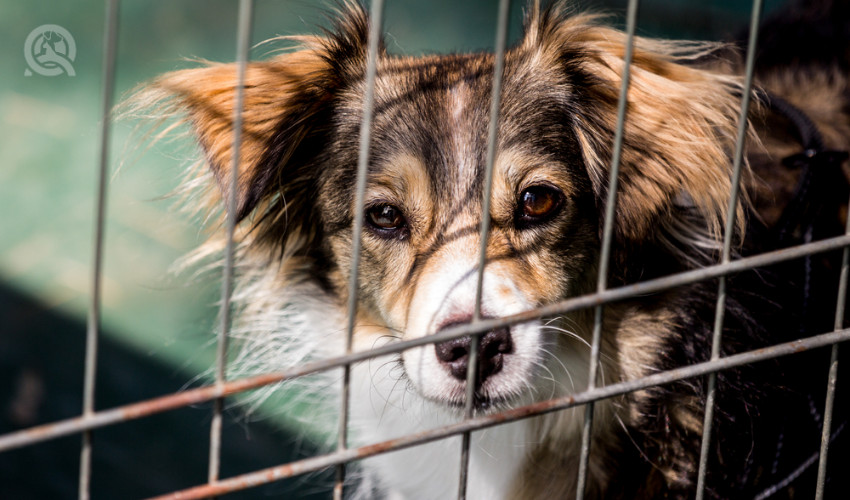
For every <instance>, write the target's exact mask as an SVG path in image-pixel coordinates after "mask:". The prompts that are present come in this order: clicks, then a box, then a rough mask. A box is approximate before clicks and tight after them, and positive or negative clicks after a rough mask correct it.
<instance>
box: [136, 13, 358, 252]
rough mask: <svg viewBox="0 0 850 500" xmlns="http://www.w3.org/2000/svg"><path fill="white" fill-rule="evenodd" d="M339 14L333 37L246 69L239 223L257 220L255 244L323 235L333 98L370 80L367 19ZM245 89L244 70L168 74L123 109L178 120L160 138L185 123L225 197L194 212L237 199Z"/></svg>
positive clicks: (193, 182) (215, 195) (313, 39)
mask: <svg viewBox="0 0 850 500" xmlns="http://www.w3.org/2000/svg"><path fill="white" fill-rule="evenodd" d="M340 10H341V12H339V13H338V16H334V18H333V26H332V28H331V29H330V30H328V31H327V32H326V33H325V36H294V37H282V40H285V41H289V42H295V43H297V44H298V46H297V47H296V48H295V50H293V51H291V52H287V53H283V54H279V55H277V56H275V57H273V58H270V59H268V60H265V61H259V62H251V63H249V64H248V66H247V68H246V75H245V85H244V94H243V96H244V104H243V108H242V111H241V113H242V122H243V129H242V134H241V146H240V157H239V162H238V167H237V172H238V174H237V175H238V179H237V192H236V202H237V207H236V218H237V221H241V220H243V219H245V218H246V217H248V216H249V215H251V214H252V213H253V214H254V217H252V220H253V222H252V224H251V226H252V227H253V231H252V233H253V234H252V237H251V241H253V242H258V241H261V240H263V239H267V240H270V241H274V242H277V243H278V246H279V243H280V242H281V241H296V242H299V243H297V245H296V246H299V247H301V248H306V247H309V245H310V242H311V241H312V239H313V236H311V235H314V234H315V231H314V228H312V227H311V225H313V224H315V222H316V218H315V217H314V215H313V214H312V213H311V210H312V200H311V195H312V192H313V188H314V187H315V183H316V182H317V177H318V169H317V168H315V165H316V159H317V158H318V157H319V156H320V155H321V154H322V152H323V151H324V149H325V145H326V142H327V137H326V135H327V133H328V130H329V128H330V120H331V118H332V112H333V111H332V107H333V104H334V99H335V98H336V96H337V95H338V93H339V92H341V91H342V90H343V89H344V88H345V87H346V86H349V85H355V84H356V82H357V81H359V80H360V79H362V75H363V73H364V71H365V58H366V48H365V45H366V38H367V35H368V17H367V15H366V12H365V10H364V9H363V8H362V6H360V5H359V4H356V3H354V2H347V3H344V4H343V5H342V7H341V9H340ZM237 85H238V82H237V65H236V64H232V63H231V64H218V63H206V66H205V67H201V68H193V69H185V70H180V71H174V72H171V73H167V74H165V75H163V76H161V77H159V78H157V79H156V80H154V81H152V82H150V83H149V84H147V85H145V86H144V87H142V88H141V90H140V91H138V92H137V93H136V94H135V95H133V96H132V97H131V98H130V99H129V100H128V101H127V102H125V103H124V104H123V105H122V109H121V113H122V114H124V115H128V116H153V117H156V118H158V119H159V121H163V120H166V119H175V122H174V124H173V125H172V126H170V127H168V128H167V129H166V130H165V131H164V132H163V133H161V134H159V135H158V137H163V136H164V135H166V134H167V133H168V132H169V131H170V130H171V129H172V128H173V127H174V126H176V125H179V124H181V123H186V124H188V125H189V126H190V129H191V131H192V133H193V134H194V135H195V136H196V138H197V142H198V143H199V144H200V147H201V149H202V150H203V153H204V158H203V159H204V163H205V164H206V166H207V167H208V171H209V172H212V174H213V176H214V177H215V179H216V182H215V184H217V185H218V188H219V189H218V190H215V189H208V190H207V193H208V194H209V195H208V196H206V197H205V198H203V199H200V200H199V199H197V198H195V199H194V201H193V203H195V204H198V202H199V201H200V202H201V205H205V206H207V207H222V206H223V204H222V200H226V199H228V197H229V196H228V195H229V193H228V192H229V190H230V186H231V175H232V168H233V167H232V164H233V158H232V154H233V153H232V152H233V136H234V134H233V124H234V112H235V109H234V107H235V97H236V91H237ZM199 173H200V174H201V177H206V175H205V172H203V171H201V172H199ZM204 181H206V179H202V178H197V179H190V181H189V182H188V183H187V186H190V187H194V186H198V185H200V184H208V182H204ZM239 234H248V232H247V231H241V232H240V233H239ZM239 234H238V235H237V237H240V236H239ZM240 238H241V237H240ZM272 246H274V245H272ZM284 246H286V245H284ZM293 250H294V249H293V248H286V249H284V251H285V252H290V251H293Z"/></svg>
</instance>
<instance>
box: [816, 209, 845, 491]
mask: <svg viewBox="0 0 850 500" xmlns="http://www.w3.org/2000/svg"><path fill="white" fill-rule="evenodd" d="M844 234H850V216H848V217H847V221H846V227H845V229H844ZM848 274H850V247H844V251H843V253H842V257H841V274H840V278H839V280H838V297H837V303H836V304H835V323H834V324H833V329H834V330H840V329H841V328H842V325H844V312H845V311H844V304H845V302H846V300H847V279H848ZM837 380H838V344H833V346H832V352H831V353H830V356H829V375H828V377H827V386H826V403H825V404H824V415H823V429H822V430H821V441H820V460H819V461H818V476H817V477H818V479H817V486H816V489H815V500H823V492H824V486H825V485H826V465H827V455H828V454H829V441H830V437H831V433H832V414H833V407H834V405H835V386H836V385H837Z"/></svg>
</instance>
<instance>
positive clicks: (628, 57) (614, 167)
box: [576, 0, 640, 500]
mask: <svg viewBox="0 0 850 500" xmlns="http://www.w3.org/2000/svg"><path fill="white" fill-rule="evenodd" d="M639 4H640V2H639V1H638V0H629V6H628V11H627V12H626V37H627V38H626V52H625V54H624V56H623V63H624V66H623V76H622V83H621V85H620V96H619V102H618V103H617V130H616V131H615V133H614V150H613V152H612V154H611V173H610V175H609V182H608V196H607V199H606V202H605V219H604V223H603V226H602V248H601V250H600V253H599V275H598V278H597V286H596V291H597V293H601V292H603V291H605V289H606V288H607V287H608V269H609V265H610V261H611V241H612V239H613V232H614V214H615V209H616V206H617V185H618V184H619V177H620V157H621V154H622V151H623V136H624V129H625V125H626V109H627V104H628V96H629V83H630V79H631V65H632V54H633V53H634V39H635V29H636V26H637V14H638V8H639ZM602 312H603V306H601V305H599V306H596V308H595V309H594V315H593V316H594V317H593V337H592V340H591V347H590V368H589V375H588V381H587V390H592V389H594V388H596V376H597V372H598V370H599V350H600V344H601V342H602V321H603V314H602ZM593 408H594V404H593V403H589V404H588V405H587V406H585V413H584V425H583V427H582V433H581V454H580V456H579V468H578V480H577V481H576V498H577V499H578V500H582V499H584V491H585V488H586V485H587V462H588V458H589V457H590V432H591V427H592V426H593Z"/></svg>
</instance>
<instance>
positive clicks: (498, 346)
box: [434, 328, 513, 385]
mask: <svg viewBox="0 0 850 500" xmlns="http://www.w3.org/2000/svg"><path fill="white" fill-rule="evenodd" d="M470 342H471V337H461V338H459V339H454V340H449V341H447V342H441V343H439V344H434V348H435V349H436V351H437V359H439V360H440V362H441V363H442V364H443V365H444V366H445V367H446V369H448V370H449V373H451V374H452V376H453V377H455V378H456V379H458V380H464V381H465V380H466V370H467V367H468V365H469V345H470ZM511 352H513V342H512V341H511V332H510V330H509V329H508V328H499V329H497V330H490V331H489V332H487V333H485V334H484V335H482V336H481V343H480V344H479V348H478V380H477V381H476V385H481V384H483V383H484V380H486V379H487V377H490V376H491V375H495V374H496V373H499V371H500V370H501V369H502V365H503V364H504V358H505V356H506V355H508V354H510V353H511Z"/></svg>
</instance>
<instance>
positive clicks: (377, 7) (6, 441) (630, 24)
mask: <svg viewBox="0 0 850 500" xmlns="http://www.w3.org/2000/svg"><path fill="white" fill-rule="evenodd" d="M638 3H639V2H638V1H637V0H630V1H629V4H628V11H627V24H626V31H627V34H628V45H627V52H626V56H625V60H626V66H625V70H624V74H623V83H622V87H621V89H620V97H619V107H618V126H617V129H616V135H615V137H614V138H613V151H614V154H613V159H612V165H611V178H610V181H609V182H610V184H609V185H610V186H611V188H610V189H609V191H608V198H607V204H606V209H605V211H606V213H605V218H604V220H605V225H604V229H603V237H602V251H601V257H600V259H601V260H600V266H599V274H598V281H597V289H596V293H593V294H590V295H584V296H580V297H575V298H570V299H567V300H564V301H562V302H559V303H555V304H551V305H548V306H546V307H543V308H540V309H537V310H532V311H527V312H523V313H520V314H515V315H512V316H508V317H503V318H497V319H484V318H481V314H480V307H481V286H482V280H483V273H482V272H481V270H482V269H483V268H484V264H485V245H486V242H487V237H488V231H489V227H488V224H489V219H488V218H486V217H485V218H482V219H483V220H482V223H481V228H480V235H481V242H482V244H481V249H480V252H479V254H480V260H479V266H478V269H479V271H478V293H477V302H476V313H475V317H474V320H473V322H472V323H470V324H466V325H460V326H454V327H451V328H448V329H447V330H445V331H443V332H441V333H439V334H437V335H433V336H429V337H426V338H422V339H416V340H409V341H404V342H399V343H394V344H392V345H387V346H383V347H380V348H376V349H374V350H370V351H367V352H352V350H351V335H352V330H353V326H354V311H355V307H356V293H357V276H358V266H359V257H360V240H359V238H355V239H354V243H353V255H354V259H353V267H352V271H353V272H352V274H351V280H350V288H349V290H350V294H349V295H350V302H349V317H348V325H347V328H348V330H347V331H348V343H347V351H346V354H345V355H343V356H340V357H336V358H333V359H324V360H320V361H315V362H311V363H308V364H305V365H303V366H301V367H299V368H297V369H294V370H288V371H285V372H280V373H269V374H264V375H259V376H254V377H249V378H244V379H239V380H226V378H225V364H226V354H227V330H228V327H229V323H230V317H229V315H230V298H231V297H230V296H231V289H232V276H233V248H232V237H233V231H234V224H235V222H234V219H233V214H234V212H235V211H234V210H232V209H231V210H228V211H227V213H228V214H229V215H228V222H227V231H228V234H229V239H228V248H227V260H226V266H225V269H224V277H223V284H222V303H223V305H222V314H221V327H220V331H219V337H218V351H217V359H218V361H217V367H216V371H215V383H213V384H211V385H207V386H204V387H199V388H194V389H188V390H185V391H183V392H179V393H175V394H169V395H166V396H162V397H158V398H155V399H151V400H147V401H141V402H137V403H134V404H129V405H126V406H120V407H116V408H112V409H108V410H103V411H95V410H94V398H95V384H94V380H95V377H94V375H95V371H96V366H95V360H96V353H97V348H98V336H99V324H100V320H99V316H100V312H99V308H100V300H101V298H100V295H101V267H102V265H101V263H102V260H103V257H102V248H103V225H104V223H103V221H104V211H105V203H104V200H105V194H106V180H107V172H108V145H109V133H110V125H111V122H110V110H111V108H112V106H113V94H114V75H115V58H116V43H117V35H118V7H119V5H118V4H119V2H118V0H107V1H106V12H107V15H106V28H105V37H104V40H103V45H104V60H103V61H104V64H103V67H104V72H103V93H102V109H103V115H102V116H103V123H102V128H101V136H100V164H99V169H100V170H99V172H100V176H99V183H98V194H97V208H96V210H97V211H96V215H95V217H96V221H97V226H96V228H97V229H96V235H95V245H94V257H93V261H94V265H93V272H92V275H91V286H92V296H91V304H90V313H89V320H88V330H87V343H86V359H85V389H84V406H83V410H82V413H81V414H80V416H78V417H76V418H71V419H67V420H62V421H58V422H54V423H51V424H48V425H42V426H38V427H33V428H28V429H24V430H21V431H17V432H12V433H9V434H6V435H3V436H0V452H3V451H7V450H11V449H14V448H20V447H25V446H29V445H32V444H34V443H38V442H41V441H45V440H51V439H55V438H58V437H61V436H66V435H71V434H82V436H83V444H82V451H81V460H80V462H81V467H80V476H79V498H81V499H86V498H88V497H89V482H90V475H91V470H90V464H91V450H92V441H91V436H92V432H94V431H96V430H97V429H101V428H103V427H106V426H111V425H115V424H119V423H122V422H126V421H129V420H133V419H139V418H143V417H147V416H150V415H153V414H157V413H160V412H166V411H170V410H174V409H177V408H182V407H186V406H189V405H194V404H198V403H202V402H209V401H213V402H214V403H215V405H214V413H213V418H212V424H211V432H210V456H209V476H208V482H207V483H206V484H202V485H199V486H197V487H194V488H190V489H187V490H184V491H177V492H173V493H170V494H167V495H163V497H161V498H205V497H210V496H214V495H221V494H225V493H229V492H234V491H237V490H242V489H246V488H251V487H254V486H257V485H260V484H264V483H269V482H272V481H277V480H280V479H282V478H286V477H292V476H296V475H300V474H304V473H307V472H311V471H318V470H322V469H326V468H332V467H335V468H336V470H337V479H336V485H335V488H334V496H335V498H342V495H343V487H342V486H343V482H344V479H345V466H346V464H347V463H348V462H350V461H353V460H358V459H362V458H365V457H369V456H372V455H376V454H380V453H386V452H390V451H393V450H397V449H401V448H406V447H412V446H416V445H418V444H423V443H427V442H430V441H434V440H439V439H443V438H447V437H450V436H457V435H461V436H462V437H463V441H462V443H463V446H462V450H461V453H460V456H459V460H461V461H462V462H461V463H462V467H461V470H462V473H461V474H462V475H461V481H460V491H459V492H458V498H465V496H466V492H465V485H466V481H465V477H466V471H467V466H468V450H469V436H470V433H471V432H472V431H474V430H477V429H483V428H487V427H491V426H496V425H500V424H503V423H507V422H511V421H515V420H519V419H523V418H527V417H531V416H534V415H538V414H542V413H546V412H554V411H558V410H563V409H566V408H571V407H575V406H579V405H585V420H584V429H583V436H582V448H581V460H580V468H579V471H578V477H579V481H578V491H577V497H578V498H583V496H584V485H585V479H586V474H587V461H588V455H589V453H590V449H589V448H590V447H589V439H590V428H591V426H592V424H593V408H594V402H595V401H599V400H601V399H604V398H610V397H613V396H617V395H621V394H625V393H628V392H631V391H635V390H640V389H644V388H647V387H651V386H654V385H660V384H666V383H670V382H673V381H677V380H682V379H685V378H690V377H700V376H707V377H708V388H709V389H708V399H707V402H706V409H705V427H704V428H705V432H704V436H703V441H702V448H701V460H700V467H699V475H698V485H697V491H696V497H697V498H698V499H699V498H702V497H703V495H704V490H705V477H706V464H707V457H708V449H709V443H710V440H711V439H712V421H713V420H712V413H713V410H714V392H715V380H716V374H717V372H719V371H721V370H726V369H730V368H734V367H738V366H741V365H744V364H748V363H754V362H757V361H762V360H767V359H771V358H777V357H781V356H786V355H791V354H793V353H796V352H800V351H802V350H808V349H813V348H816V347H822V346H832V355H831V365H830V370H829V379H828V380H826V381H824V382H825V383H826V384H827V387H828V388H827V399H826V412H825V418H824V422H823V430H822V441H821V448H820V450H821V451H820V459H819V468H818V482H817V492H816V495H817V498H822V497H823V489H824V481H825V470H826V459H827V451H828V446H829V441H830V439H829V437H830V432H831V430H830V428H831V427H830V426H831V418H832V408H833V406H832V405H833V401H834V398H835V386H836V377H837V368H838V345H839V343H840V342H843V341H846V340H848V339H850V329H844V328H843V320H844V307H843V306H844V303H845V300H846V291H847V278H848V254H850V228H848V231H847V232H846V234H845V235H844V236H840V237H834V238H830V239H826V240H820V241H816V242H813V243H808V244H804V245H801V246H796V247H792V248H788V249H785V250H779V251H774V252H770V253H764V254H759V255H755V256H751V257H745V258H739V259H733V258H732V254H731V245H732V234H733V228H732V224H734V217H729V218H728V219H729V220H728V221H727V224H726V228H725V233H724V234H725V236H724V241H723V251H722V258H721V261H720V262H719V263H717V264H716V265H712V266H709V267H706V268H701V269H697V270H693V271H689V272H685V273H681V274H675V275H670V276H666V277H662V278H658V279H652V280H649V281H643V282H639V283H636V284H633V285H629V286H623V287H618V288H609V287H608V284H607V281H606V278H607V273H608V264H609V260H610V251H611V241H612V226H613V220H614V217H613V214H614V211H613V208H614V206H615V204H616V199H617V189H616V186H617V181H618V171H619V158H620V152H621V149H622V143H623V124H624V122H625V120H626V119H627V118H626V106H625V103H626V93H627V92H628V88H629V68H630V66H629V64H630V62H631V57H632V47H633V37H634V33H635V27H636V18H637V11H638ZM509 4H510V2H509V0H500V2H499V10H498V12H499V14H498V26H497V27H496V65H495V74H494V77H493V87H492V95H493V100H492V103H491V115H490V128H489V147H488V154H487V170H486V178H485V179H486V180H485V186H486V188H485V195H484V199H483V204H484V205H483V206H484V209H483V210H484V212H485V213H487V211H488V209H489V202H490V184H491V180H492V171H493V160H494V156H495V147H494V144H495V138H496V135H497V129H498V109H499V97H500V90H501V79H502V71H503V66H504V54H505V45H506V33H507V26H508V11H509ZM252 11H253V1H252V0H240V2H239V16H238V36H237V38H238V39H237V61H238V68H239V69H238V78H239V80H238V81H239V87H238V89H237V94H236V105H235V110H236V113H235V116H234V124H235V126H234V130H235V138H234V143H233V149H234V154H233V173H234V175H233V176H232V179H233V182H234V186H235V182H236V176H235V173H236V171H237V169H236V162H237V159H238V158H239V146H240V135H239V134H240V131H241V119H242V118H241V108H242V86H243V82H244V78H245V68H246V63H247V60H248V51H249V40H250V36H251V31H252V22H251V20H252ZM382 11H383V1H382V0H374V1H373V3H372V6H371V28H370V29H371V31H370V34H369V52H368V59H367V64H368V65H367V73H366V82H367V94H366V100H365V111H364V115H363V120H362V125H361V131H362V133H361V139H360V155H359V163H358V175H357V187H356V196H357V198H356V200H357V201H356V207H357V210H358V212H357V213H356V215H355V217H354V221H355V222H354V234H360V231H361V230H362V221H363V213H362V210H363V208H362V207H363V203H362V200H363V193H364V189H365V178H366V176H365V172H366V163H367V157H368V151H369V139H370V130H371V127H370V125H371V120H372V115H371V113H372V103H373V89H374V81H375V74H376V69H375V68H376V54H377V47H378V39H379V37H380V33H381V26H382V21H381V17H382ZM761 12H762V1H761V0H754V1H753V5H752V17H751V25H750V26H751V29H750V37H749V46H748V50H747V58H746V76H745V85H746V89H747V91H746V92H744V93H743V97H742V102H741V108H740V117H739V129H738V136H737V146H736V150H735V156H734V171H733V172H734V173H733V175H734V178H733V182H734V185H735V186H736V187H735V189H734V194H733V196H732V198H731V199H730V200H729V213H734V210H735V207H736V206H737V203H738V200H737V198H738V191H739V189H738V187H739V184H740V182H739V181H740V177H741V171H742V163H743V161H742V157H743V143H744V139H745V137H746V133H747V126H748V125H747V119H746V117H747V114H748V109H749V106H750V96H751V92H749V89H750V88H751V85H752V80H753V68H754V61H755V46H756V40H757V36H758V27H759V20H760V17H761ZM235 192H236V190H235V189H231V190H230V194H231V196H230V199H229V200H227V202H228V203H229V204H230V207H234V206H235ZM837 249H843V263H842V267H841V271H840V272H841V274H840V285H839V291H838V294H839V295H838V297H837V304H838V307H837V310H836V311H835V323H834V325H835V326H834V331H832V332H830V333H825V334H821V335H815V336H812V337H808V338H801V339H799V340H797V341H794V342H790V343H785V344H778V345H773V346H770V347H766V348H763V349H759V350H755V351H749V352H744V353H740V354H735V355H731V356H727V357H721V356H720V345H721V330H722V324H723V312H724V308H725V302H726V278H727V276H729V275H732V274H734V273H739V272H741V271H745V270H748V269H753V268H756V267H761V266H765V265H771V264H776V263H780V262H784V261H788V260H791V259H799V258H803V257H805V256H808V255H813V254H817V253H822V252H827V251H832V250H837ZM713 279H716V280H717V281H718V283H719V285H718V298H717V307H716V317H715V328H714V336H713V342H712V351H711V359H710V360H709V361H706V362H701V363H697V364H694V365H690V366H686V367H682V368H678V369H675V370H670V371H665V372H660V373H656V374H654V375H651V376H648V377H645V378H641V379H637V380H630V381H626V382H619V383H613V384H610V385H604V386H601V387H597V386H596V384H595V381H596V371H597V368H598V362H599V346H600V335H601V323H602V310H603V308H604V307H605V306H606V304H609V303H612V302H615V301H620V300H623V299H626V298H629V297H633V296H635V295H639V294H646V293H652V292H658V291H663V290H668V289H671V288H674V287H677V286H682V285H686V284H691V283H696V282H699V281H705V280H713ZM588 308H592V309H594V312H595V326H594V330H593V340H592V351H591V366H590V375H589V387H588V389H587V390H585V391H582V392H579V393H576V394H572V395H570V396H567V397H561V398H557V399H552V400H546V401H541V402H537V403H534V404H530V405H528V406H523V407H520V408H515V409H511V410H508V411H504V412H502V413H498V414H492V415H486V416H473V412H472V408H471V406H472V398H471V397H469V396H467V398H466V401H467V407H466V415H467V418H466V419H464V420H463V421H462V422H460V423H457V424H454V425H449V426H445V427H441V428H437V429H432V430H427V431H424V432H421V433H419V434H415V435H409V436H404V437H402V438H400V439H395V440H392V441H387V442H380V443H372V444H370V445H367V446H362V447H358V448H350V447H349V446H348V442H347V421H348V393H347V391H348V381H349V368H350V366H351V364H353V363H356V362H359V361H363V360H367V359H370V358H374V357H377V356H381V355H385V354H389V353H396V352H400V351H402V350H404V349H407V348H411V347H414V346H418V345H424V344H433V343H436V342H442V341H446V340H450V339H455V338H460V337H463V336H467V335H479V334H481V333H482V332H485V331H488V330H491V329H494V328H498V327H502V326H506V325H513V324H517V323H521V322H523V321H529V320H533V319H537V318H540V317H542V316H546V315H552V314H561V313H565V312H568V311H575V310H578V309H588ZM476 345H477V344H476V343H475V342H473V343H472V344H471V346H472V352H471V353H470V358H471V361H470V363H472V364H473V366H475V365H474V363H475V362H476V352H475V351H476V347H475V346H476ZM339 367H342V368H343V370H344V377H343V383H344V388H343V397H342V399H341V408H340V410H339V415H340V427H339V438H338V446H337V449H336V450H335V451H333V452H330V453H326V454H322V455H318V456H313V457H310V458H306V459H303V460H299V461H296V462H291V463H286V464H282V465H279V466H276V467H272V468H269V469H264V470H258V471H255V472H252V473H248V474H244V475H239V476H235V477H228V478H220V477H219V453H220V446H221V425H222V408H223V401H224V400H225V398H227V397H229V396H232V395H235V394H239V393H241V392H244V391H247V390H251V389H255V388H258V387H262V386H267V385H271V384H276V383H279V382H281V381H284V380H287V379H293V378H297V377H301V376H304V375H307V374H311V373H315V372H319V371H324V370H329V369H332V368H339ZM475 372H476V370H475V369H471V370H468V374H469V375H468V376H469V377H473V376H474V373H475ZM467 387H468V388H471V387H472V384H469V383H467ZM469 390H470V389H468V391H469Z"/></svg>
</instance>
